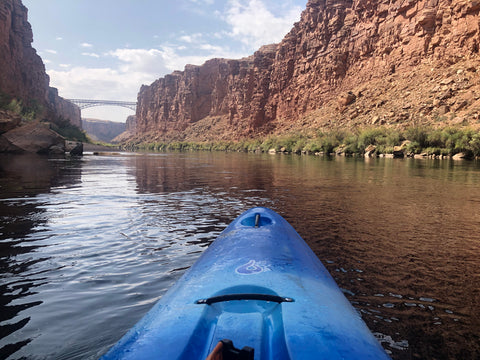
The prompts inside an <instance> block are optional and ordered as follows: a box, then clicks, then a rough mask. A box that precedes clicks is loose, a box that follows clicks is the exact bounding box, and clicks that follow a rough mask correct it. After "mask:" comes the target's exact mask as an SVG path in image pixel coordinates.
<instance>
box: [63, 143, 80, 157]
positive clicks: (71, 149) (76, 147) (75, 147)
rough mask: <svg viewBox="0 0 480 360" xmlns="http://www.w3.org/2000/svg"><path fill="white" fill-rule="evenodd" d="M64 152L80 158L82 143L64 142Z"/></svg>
mask: <svg viewBox="0 0 480 360" xmlns="http://www.w3.org/2000/svg"><path fill="white" fill-rule="evenodd" d="M65 152H68V153H70V155H73V156H82V155H83V143H82V142H78V141H65Z"/></svg>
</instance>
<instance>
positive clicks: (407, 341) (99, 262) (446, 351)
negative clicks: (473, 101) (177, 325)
mask: <svg viewBox="0 0 480 360" xmlns="http://www.w3.org/2000/svg"><path fill="white" fill-rule="evenodd" d="M253 206H267V207H270V208H272V209H274V210H276V211H277V212H279V213H280V214H281V215H282V216H284V217H285V218H286V219H287V220H288V221H289V222H290V223H291V224H292V225H293V226H294V227H295V228H296V230H297V231H298V232H299V233H300V235H301V236H302V237H303V238H304V239H305V240H306V241H307V243H308V244H309V245H310V246H311V247H312V249H313V250H314V251H315V253H316V254H317V255H318V257H319V258H320V260H321V261H322V262H323V263H324V264H325V266H326V267H327V268H328V270H329V271H330V273H331V274H332V275H333V276H334V277H335V279H336V281H337V283H338V284H339V286H340V287H341V288H342V289H343V291H344V292H345V295H346V296H347V298H348V299H349V300H350V301H351V302H352V303H353V305H354V306H355V307H356V308H357V309H358V311H359V312H360V313H361V314H362V317H363V319H364V320H365V321H366V322H367V324H368V326H369V327H370V329H371V330H372V332H374V333H375V334H376V336H377V338H378V339H379V340H380V341H381V342H382V343H383V345H384V347H385V348H386V349H387V350H388V351H390V352H391V354H392V357H393V358H394V359H480V345H479V344H480V310H479V306H480V164H479V163H476V162H453V161H447V160H441V161H440V160H439V161H435V160H412V159H405V160H393V159H353V158H334V159H328V158H321V157H313V156H291V155H286V156H283V155H274V156H272V155H256V154H237V153H169V154H118V155H114V156H112V155H111V156H93V155H86V156H84V157H83V158H82V159H48V158H44V157H37V156H5V155H2V156H0V218H1V222H0V359H7V358H8V359H42V360H43V359H96V358H98V357H99V356H100V355H101V354H103V353H104V352H105V351H106V350H107V349H108V348H109V347H110V346H111V345H112V344H114V343H115V342H116V341H117V340H118V339H119V338H120V337H121V336H122V335H123V334H124V333H125V332H126V331H127V330H128V329H129V328H130V327H131V326H132V325H133V324H135V323H136V322H137V321H138V320H139V319H140V318H141V317H142V316H143V315H144V314H145V313H146V312H147V311H148V310H149V309H150V307H151V306H152V305H153V304H154V303H155V302H156V301H157V300H158V299H159V298H160V297H161V296H162V294H164V293H165V291H166V290H167V289H168V288H169V287H170V286H171V285H172V284H173V283H174V282H175V280H177V279H178V278H179V277H180V276H181V275H182V274H183V273H184V272H185V270H186V269H187V268H188V267H189V266H190V265H192V264H193V262H195V260H196V259H197V258H198V257H199V256H200V254H201V253H202V251H204V250H205V248H206V247H207V246H208V245H209V244H210V243H211V241H213V240H214V239H215V237H216V236H217V235H218V234H219V233H220V232H221V231H222V230H223V229H224V228H225V227H226V226H227V225H228V224H229V223H230V222H231V221H232V220H233V219H234V218H235V217H236V216H238V215H239V214H241V213H242V212H243V211H245V210H247V209H249V208H250V207H253Z"/></svg>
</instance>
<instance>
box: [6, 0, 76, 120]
mask: <svg viewBox="0 0 480 360" xmlns="http://www.w3.org/2000/svg"><path fill="white" fill-rule="evenodd" d="M27 15H28V10H27V8H26V7H25V6H23V4H22V2H21V1H20V0H1V1H0V69H1V70H0V92H2V93H3V94H5V95H6V96H9V97H12V98H16V99H19V100H22V102H23V104H25V105H27V106H31V105H33V104H36V105H41V107H42V108H43V110H44V114H43V117H44V118H47V119H49V120H54V119H59V118H61V119H64V120H69V121H70V122H71V123H72V124H74V125H76V126H78V127H80V128H81V126H82V123H81V117H80V109H79V108H78V107H77V106H76V105H74V104H72V103H71V102H69V101H67V100H65V99H63V98H62V97H60V96H58V91H57V89H55V88H51V87H49V81H50V79H49V77H48V75H47V74H46V72H45V66H44V64H43V62H42V59H41V58H40V56H38V54H37V53H36V51H35V49H34V48H33V47H32V42H33V33H32V28H31V26H30V24H29V22H28V18H27Z"/></svg>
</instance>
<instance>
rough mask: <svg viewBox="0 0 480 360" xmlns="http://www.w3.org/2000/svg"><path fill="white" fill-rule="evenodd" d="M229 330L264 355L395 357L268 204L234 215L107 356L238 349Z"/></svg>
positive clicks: (108, 359) (278, 359) (287, 359)
mask: <svg viewBox="0 0 480 360" xmlns="http://www.w3.org/2000/svg"><path fill="white" fill-rule="evenodd" d="M224 339H229V340H231V342H233V344H234V345H235V346H237V347H240V348H244V349H247V350H248V352H249V353H250V354H251V355H249V356H253V357H250V358H251V359H253V358H254V359H255V360H274V359H275V360H293V359H301V360H307V359H329V360H334V359H343V360H348V359H351V360H353V359H355V360H358V359H362V360H365V359H385V360H388V359H390V357H389V356H388V355H387V354H386V352H385V351H384V350H383V348H382V347H381V346H380V344H379V342H378V341H377V339H375V337H374V336H373V335H372V333H371V332H370V331H369V329H368V328H367V326H366V325H365V323H364V322H363V321H362V319H361V318H360V316H359V315H358V313H357V311H356V310H355V309H354V308H353V307H352V306H351V304H350V303H349V302H348V300H347V299H346V298H345V296H344V295H343V293H342V291H341V290H340V289H339V287H338V286H337V284H336V283H335V281H334V280H333V278H332V277H331V276H330V274H329V273H328V271H327V269H326V268H325V267H324V266H323V264H322V263H321V262H320V261H319V259H318V258H317V256H316V255H315V254H314V253H313V251H312V250H311V249H310V248H309V247H308V245H307V244H306V243H305V242H304V241H303V239H302V238H301V237H300V236H299V235H298V234H297V232H296V231H295V230H294V229H293V227H292V226H290V224H288V222H287V221H285V220H284V219H283V218H282V217H281V216H280V215H278V214H277V213H275V212H274V211H272V210H269V209H266V208H253V209H250V210H248V211H246V212H245V213H243V214H242V215H241V216H239V217H238V218H237V219H235V220H234V221H233V222H232V223H231V224H230V225H229V226H228V227H227V228H226V229H225V230H224V231H223V232H222V233H221V234H220V236H219V237H218V238H217V239H216V240H215V241H214V242H213V243H212V244H211V245H210V247H209V248H208V249H207V250H205V252H204V253H203V254H202V255H201V256H200V258H199V259H198V260H197V262H196V263H195V264H194V265H193V266H192V267H191V268H190V269H189V270H188V271H187V272H186V273H185V274H184V275H183V276H182V278H180V279H179V280H178V281H177V282H176V283H175V285H174V286H173V287H172V288H171V289H170V290H169V291H168V292H167V293H166V294H165V295H164V296H163V297H162V298H161V299H160V301H159V302H158V303H157V304H156V305H155V306H154V307H153V308H152V310H150V312H148V313H147V315H145V317H144V318H143V319H142V320H141V321H140V322H139V323H138V324H137V325H135V326H134V327H133V328H132V329H131V330H130V331H129V332H128V333H127V334H126V335H125V336H124V337H123V338H122V339H121V340H120V341H119V342H118V343H117V344H116V345H114V346H113V347H112V348H111V349H110V351H108V352H107V354H105V355H104V356H103V357H102V359H103V360H112V359H124V360H127V359H168V360H174V359H178V360H187V359H188V360H196V359H198V360H205V359H206V358H207V357H208V356H209V354H212V355H211V356H210V358H211V359H213V358H215V359H221V357H214V354H216V353H215V352H216V351H219V350H218V349H221V348H222V344H223V348H227V347H229V348H230V349H235V347H233V344H232V343H231V342H230V343H229V342H228V341H227V342H223V343H220V342H221V341H222V340H224ZM250 349H253V350H251V352H250ZM214 350H215V352H214ZM231 351H233V352H235V353H237V354H240V353H243V352H244V351H243V350H242V351H236V350H231ZM215 356H216V355H215ZM219 356H221V352H220V355H219ZM235 356H236V355H235ZM238 356H240V355H238ZM242 356H243V355H242ZM226 358H227V356H225V357H223V359H226ZM231 358H232V359H236V358H238V359H241V358H245V359H248V357H231Z"/></svg>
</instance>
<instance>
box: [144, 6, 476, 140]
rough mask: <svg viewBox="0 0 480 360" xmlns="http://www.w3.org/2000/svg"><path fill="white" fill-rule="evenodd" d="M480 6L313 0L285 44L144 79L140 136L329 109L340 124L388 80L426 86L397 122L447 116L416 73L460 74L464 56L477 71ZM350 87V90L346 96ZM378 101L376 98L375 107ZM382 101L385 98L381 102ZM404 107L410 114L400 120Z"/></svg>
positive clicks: (252, 127)
mask: <svg viewBox="0 0 480 360" xmlns="http://www.w3.org/2000/svg"><path fill="white" fill-rule="evenodd" d="M479 10H480V2H478V1H476V0H420V1H411V0H392V1H372V0H354V1H347V0H338V1H332V0H309V2H308V4H307V8H306V10H304V11H303V13H302V16H301V20H300V21H299V22H298V23H296V24H295V25H294V27H293V29H292V30H291V31H290V32H289V33H288V34H287V35H286V36H285V38H284V39H283V40H282V42H281V43H279V44H276V45H269V46H265V47H263V48H261V49H260V50H259V51H257V52H256V53H255V54H254V55H252V56H251V57H248V58H244V59H241V60H226V59H213V60H210V61H207V62H206V63H205V64H203V65H201V66H192V65H187V66H186V67H185V70H184V71H176V72H174V73H172V74H170V75H167V76H165V77H164V78H161V79H159V80H157V81H155V82H154V83H153V84H151V85H150V86H142V88H141V89H140V92H139V95H138V107H137V128H136V136H135V138H136V139H137V140H140V141H148V140H153V139H155V140H156V139H161V138H163V139H168V138H177V139H182V138H186V137H188V136H191V137H193V138H195V137H197V138H198V137H199V136H200V137H203V138H205V139H212V140H213V139H218V137H219V136H220V137H221V138H229V139H235V138H238V137H242V136H247V135H252V134H260V133H269V132H272V131H278V130H279V129H283V130H285V129H287V128H289V127H291V126H292V124H295V126H297V125H298V123H299V122H303V124H304V125H306V126H308V125H309V124H308V122H309V120H308V119H309V118H308V114H310V113H313V112H316V111H321V110H322V109H323V108H325V107H327V106H330V107H331V109H335V111H337V113H335V114H334V113H333V112H332V111H329V114H326V115H325V119H323V120H322V121H323V123H327V122H328V121H330V122H331V121H332V120H333V121H337V120H338V119H341V118H342V116H344V115H342V114H345V111H346V110H347V112H348V108H349V107H351V106H352V105H351V104H352V103H353V104H355V103H357V102H361V101H364V98H363V99H362V96H364V95H365V94H366V93H370V94H371V95H372V96H373V94H375V90H376V87H377V86H380V87H384V88H385V89H386V90H388V86H387V85H386V84H382V83H381V82H382V81H383V80H385V79H387V81H388V82H394V81H397V82H398V84H405V86H404V89H403V90H404V91H405V92H406V91H407V90H408V91H410V90H411V91H412V92H413V93H415V92H416V93H415V94H417V96H416V98H418V101H417V102H415V101H411V102H412V105H410V106H411V107H410V109H409V108H407V109H400V111H399V112H395V110H389V113H390V115H392V114H391V113H392V112H393V115H392V117H393V118H394V122H399V121H410V122H411V121H412V117H411V115H412V114H421V115H422V116H423V115H425V114H426V115H429V114H434V113H435V114H438V113H437V112H435V111H437V110H439V111H442V110H441V109H440V106H450V105H449V104H446V103H445V99H443V100H442V99H438V100H439V101H437V102H436V105H434V107H435V108H434V109H433V110H434V111H431V110H432V109H430V113H429V112H428V109H427V111H423V110H422V109H423V108H425V101H423V103H422V101H421V100H420V99H421V98H422V97H425V98H429V99H430V98H432V99H431V101H432V102H433V103H435V98H433V97H432V96H431V95H429V94H428V93H425V94H424V93H419V92H418V91H419V90H417V89H415V88H411V89H410V88H409V87H408V86H409V85H408V84H409V83H413V82H415V81H409V78H408V77H409V76H410V75H411V74H412V73H413V72H416V73H417V76H419V77H423V78H421V79H420V81H419V83H420V84H422V83H423V81H422V80H428V81H430V80H432V76H433V75H435V77H437V78H438V77H440V76H441V74H442V71H443V73H445V71H447V70H448V72H451V67H452V66H453V65H455V64H457V63H462V66H466V67H467V68H468V67H472V66H473V68H474V69H473V71H474V72H476V67H477V63H478V60H479V55H478V50H479ZM467 62H470V65H468V64H466V63H467ZM471 64H473V65H471ZM430 69H432V70H431V71H432V74H429V73H428V71H429V70H430ZM433 69H435V72H434V71H433ZM439 69H440V70H439ZM442 69H443V70H442ZM445 69H447V70H445ZM451 75H452V74H448V76H445V77H449V76H451ZM410 80H411V79H410ZM414 80H418V79H414ZM439 81H441V79H439ZM453 81H454V82H455V81H456V79H454V80H453ZM379 82H380V83H379ZM402 86H403V85H402ZM422 89H423V88H422ZM352 90H354V92H355V94H354V93H353V92H352ZM361 90H362V91H361ZM444 90H445V91H447V89H444V88H443V87H442V88H441V89H439V90H438V91H444ZM457 90H459V89H457ZM460 90H461V89H460ZM348 91H350V93H351V95H353V97H352V96H350V97H349V96H348ZM453 91H455V90H453ZM342 93H345V94H347V95H342V96H340V99H339V100H337V97H338V96H339V94H342ZM380 95H382V94H380ZM404 95H405V94H404ZM405 96H406V95H405ZM452 96H453V95H450V98H451V97H452ZM447 98H448V97H447ZM474 98H475V97H474ZM333 100H335V102H336V104H335V106H331V102H332V101H333ZM374 101H376V100H374V99H373V98H372V99H370V103H369V104H366V105H368V106H369V107H373V104H374ZM474 102H475V101H474V100H473V101H471V102H470V103H468V104H467V105H466V106H464V107H463V110H466V109H468V108H469V107H471V105H473V103H474ZM417 103H418V104H417ZM377 105H378V104H377ZM453 106H456V105H455V104H454V105H453ZM379 107H382V104H381V105H380V106H377V107H376V108H375V109H377V108H379ZM385 108H386V107H385V106H383V110H384V109H385ZM475 109H476V108H475ZM475 109H473V110H475ZM406 110H407V112H408V114H407V115H405V114H404V113H405V111H406ZM470 110H471V109H470ZM473 110H472V111H473ZM448 111H449V109H447V112H448ZM398 113H402V116H401V117H400V118H398V119H397V116H396V115H395V114H398ZM362 114H368V116H364V117H363V118H362V117H361V115H362ZM348 116H349V117H351V118H353V119H355V118H358V119H362V120H361V121H360V122H364V123H370V122H374V118H375V116H378V118H380V119H383V118H384V116H385V114H383V113H381V112H377V111H376V110H375V111H370V110H369V111H368V112H367V113H365V110H364V109H356V110H355V111H350V112H349V114H348ZM359 116H360V117H359ZM432 116H433V115H432ZM327 118H329V119H330V120H328V121H327ZM357 125H358V124H357ZM300 127H301V126H300ZM189 134H190V135H189ZM209 134H210V135H209Z"/></svg>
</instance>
